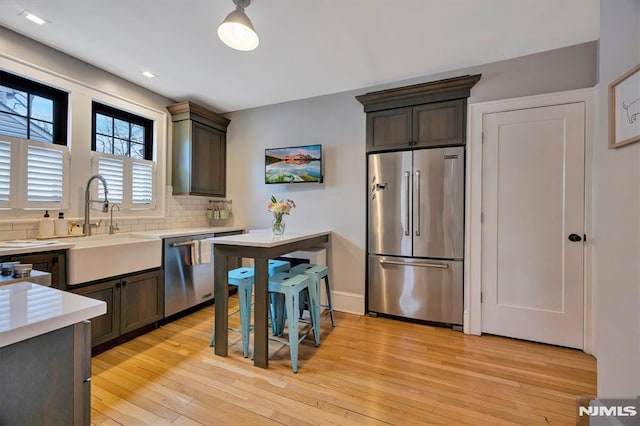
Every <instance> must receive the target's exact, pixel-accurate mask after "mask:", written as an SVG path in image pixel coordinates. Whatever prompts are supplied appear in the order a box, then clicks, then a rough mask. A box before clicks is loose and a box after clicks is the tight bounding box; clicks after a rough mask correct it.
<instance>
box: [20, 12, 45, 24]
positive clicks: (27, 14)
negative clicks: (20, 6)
mask: <svg viewBox="0 0 640 426" xmlns="http://www.w3.org/2000/svg"><path fill="white" fill-rule="evenodd" d="M20 15H22V16H24V17H25V18H27V19H28V20H30V21H31V22H35V23H36V24H38V25H43V24H46V23H47V22H49V21H47V20H46V19H42V18H41V17H39V16H37V15H34V14H33V13H31V12H29V11H28V10H23V11H22V13H20Z"/></svg>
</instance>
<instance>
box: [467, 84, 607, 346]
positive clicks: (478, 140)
mask: <svg viewBox="0 0 640 426" xmlns="http://www.w3.org/2000/svg"><path fill="white" fill-rule="evenodd" d="M597 88H598V86H594V87H592V88H587V89H577V90H570V91H564V92H556V93H548V94H544V95H535V96H526V97H521V98H512V99H505V100H499V101H489V102H478V103H470V104H469V114H468V117H469V118H468V123H467V141H469V142H468V144H467V164H466V178H465V179H466V182H465V183H466V188H467V192H466V197H465V262H464V317H463V332H464V333H465V334H475V335H480V334H482V305H481V300H480V298H481V291H482V222H481V220H482V218H481V214H482V166H483V164H482V138H483V116H484V115H485V114H491V113H498V112H506V111H513V110H521V109H529V108H537V107H545V106H553V105H561V104H568V103H584V105H585V132H584V134H585V151H584V154H585V198H584V203H585V204H584V212H585V222H584V226H585V233H586V235H587V240H586V242H585V244H584V250H585V252H584V301H583V303H584V330H583V339H584V352H586V353H589V354H591V353H593V352H594V346H595V343H594V334H595V330H594V324H595V318H594V316H595V307H594V303H595V301H594V300H593V286H592V277H593V275H594V274H593V266H592V265H593V262H592V250H593V245H592V242H591V236H592V235H593V232H592V218H593V207H592V197H593V195H592V169H593V135H594V129H593V126H594V121H593V117H594V107H596V106H597V105H595V104H594V100H595V99H597V97H596V96H595V93H597Z"/></svg>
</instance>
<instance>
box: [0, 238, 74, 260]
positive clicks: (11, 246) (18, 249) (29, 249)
mask: <svg viewBox="0 0 640 426" xmlns="http://www.w3.org/2000/svg"><path fill="white" fill-rule="evenodd" d="M16 241H19V242H16ZM71 247H73V243H72V242H71V241H67V242H64V239H60V240H12V241H0V256H6V255H12V254H24V253H38V252H42V251H51V250H66V249H69V248H71Z"/></svg>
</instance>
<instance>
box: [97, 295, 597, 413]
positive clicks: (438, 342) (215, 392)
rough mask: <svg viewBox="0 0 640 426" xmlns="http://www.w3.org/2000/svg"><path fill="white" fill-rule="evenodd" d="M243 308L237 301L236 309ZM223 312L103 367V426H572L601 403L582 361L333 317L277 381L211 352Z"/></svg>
mask: <svg viewBox="0 0 640 426" xmlns="http://www.w3.org/2000/svg"><path fill="white" fill-rule="evenodd" d="M231 303H232V304H233V303H234V298H232V299H231ZM212 318H213V307H207V308H204V309H202V310H200V311H198V312H196V313H194V314H192V315H189V316H187V317H184V318H181V319H179V320H177V321H175V322H172V323H170V324H167V325H164V326H162V327H160V328H159V329H157V330H154V331H153V332H151V333H148V334H146V335H144V336H141V337H139V338H137V339H135V340H132V341H130V342H127V343H125V344H123V345H120V346H118V347H116V348H113V349H111V350H109V351H107V352H104V353H102V354H100V355H97V356H95V357H94V358H93V361H92V365H93V378H92V382H91V383H92V387H91V392H92V394H91V420H92V424H95V425H116V424H122V425H142V424H149V425H163V424H173V425H199V424H203V425H226V424H229V425H259V424H286V425H302V424H315V425H325V424H339V425H346V424H367V425H378V424H392V425H410V424H419V425H425V424H446V425H464V424H474V425H506V424H521V425H548V424H551V425H573V424H575V410H576V408H575V401H576V396H584V395H595V392H596V372H595V370H596V363H595V360H594V358H593V357H591V356H589V355H586V354H584V353H582V352H580V351H576V350H570V349H565V348H558V347H553V346H547V345H542V344H535V343H529V342H523V341H518V340H513V339H507V338H501V337H495V336H482V337H478V336H467V335H464V334H462V333H459V332H455V331H452V330H449V329H445V328H438V327H429V326H424V325H417V324H410V323H405V322H400V321H393V320H389V319H385V318H370V317H368V316H357V315H348V314H341V313H337V314H336V327H335V328H331V324H330V322H329V320H328V318H327V317H326V316H323V321H322V344H321V345H320V347H318V348H315V347H314V346H313V344H312V342H311V339H312V337H311V336H309V338H308V339H309V340H307V341H305V342H303V343H302V344H301V348H300V356H299V371H298V373H297V374H293V373H292V372H291V364H290V359H289V350H288V348H287V347H284V346H282V345H279V344H278V343H271V344H270V347H269V349H270V364H269V369H266V370H265V369H260V368H256V367H254V366H253V364H252V362H251V361H250V360H249V359H245V358H243V357H242V354H241V346H240V342H239V335H237V334H236V333H233V332H230V342H231V343H232V344H231V345H230V351H229V352H230V354H229V357H227V358H221V357H218V356H215V355H214V353H213V349H212V348H209V344H208V343H209V336H210V332H211V325H212Z"/></svg>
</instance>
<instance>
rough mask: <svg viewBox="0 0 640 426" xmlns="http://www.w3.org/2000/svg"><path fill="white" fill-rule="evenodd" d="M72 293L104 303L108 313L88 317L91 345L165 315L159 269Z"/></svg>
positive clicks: (104, 341)
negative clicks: (89, 320)
mask: <svg viewBox="0 0 640 426" xmlns="http://www.w3.org/2000/svg"><path fill="white" fill-rule="evenodd" d="M72 292H73V293H76V294H81V295H83V296H87V297H91V298H92V299H97V300H102V301H103V302H105V303H106V304H107V313H106V314H104V315H101V316H99V317H96V318H93V319H92V320H91V346H92V347H95V346H98V345H101V344H103V343H107V342H109V341H111V340H114V339H116V338H118V337H119V336H121V335H124V334H127V333H129V332H132V331H135V330H137V329H139V328H141V327H144V326H147V325H149V324H153V323H155V322H158V321H160V320H161V319H162V317H163V314H164V282H163V273H162V269H157V270H153V271H149V272H142V273H139V274H134V275H127V276H124V277H119V278H117V279H111V280H108V281H100V282H97V283H93V284H90V285H87V286H84V287H81V288H78V289H74V290H72Z"/></svg>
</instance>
